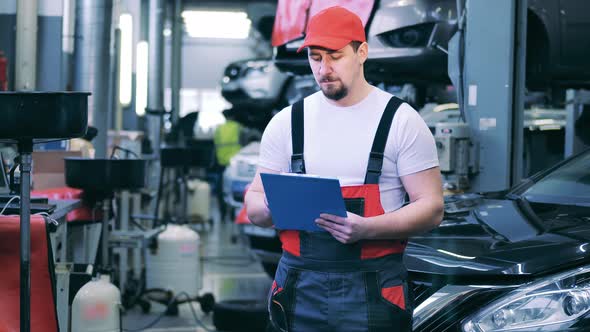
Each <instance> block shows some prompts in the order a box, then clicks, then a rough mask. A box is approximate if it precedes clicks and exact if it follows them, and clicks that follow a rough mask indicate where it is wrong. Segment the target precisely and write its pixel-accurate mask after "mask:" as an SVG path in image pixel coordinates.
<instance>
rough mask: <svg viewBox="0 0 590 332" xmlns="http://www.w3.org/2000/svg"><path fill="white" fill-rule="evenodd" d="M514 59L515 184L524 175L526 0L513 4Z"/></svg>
mask: <svg viewBox="0 0 590 332" xmlns="http://www.w3.org/2000/svg"><path fill="white" fill-rule="evenodd" d="M514 7H515V8H514V10H515V15H514V16H515V17H514V22H515V24H514V25H515V28H514V30H515V31H514V60H513V64H512V66H513V69H512V73H513V85H512V151H511V162H510V168H511V172H510V174H511V176H510V183H511V185H515V184H517V183H519V182H520V180H521V179H522V177H523V176H524V167H523V164H524V161H523V158H522V156H523V150H524V143H523V142H524V137H523V136H524V98H525V96H524V90H525V88H526V87H525V78H526V70H525V68H526V39H527V34H526V33H527V10H528V6H527V0H518V1H516V4H515V6H514Z"/></svg>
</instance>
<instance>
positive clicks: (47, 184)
mask: <svg viewBox="0 0 590 332" xmlns="http://www.w3.org/2000/svg"><path fill="white" fill-rule="evenodd" d="M80 156H81V153H80V151H34V152H33V176H32V178H33V189H37V190H40V189H48V188H59V187H65V186H66V178H65V162H64V158H66V157H80Z"/></svg>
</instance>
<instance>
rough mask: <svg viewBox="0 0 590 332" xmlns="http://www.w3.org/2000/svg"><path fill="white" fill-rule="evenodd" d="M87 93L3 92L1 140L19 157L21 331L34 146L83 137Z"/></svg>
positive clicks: (27, 287) (25, 328)
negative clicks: (15, 150)
mask: <svg viewBox="0 0 590 332" xmlns="http://www.w3.org/2000/svg"><path fill="white" fill-rule="evenodd" d="M88 96H89V93H86V92H0V140H3V141H5V140H7V141H8V142H12V143H16V144H17V146H18V151H19V154H20V157H19V160H20V172H21V181H20V196H21V198H20V202H21V206H20V317H21V319H20V323H21V326H20V331H21V332H29V331H30V319H31V316H30V314H31V312H30V304H31V303H30V294H31V283H30V282H31V280H30V255H31V246H30V198H31V188H30V183H31V170H32V165H31V164H32V163H31V162H32V157H31V153H32V152H33V143H35V142H40V141H43V140H51V139H66V138H75V137H80V136H82V135H84V133H85V132H86V128H87V125H88Z"/></svg>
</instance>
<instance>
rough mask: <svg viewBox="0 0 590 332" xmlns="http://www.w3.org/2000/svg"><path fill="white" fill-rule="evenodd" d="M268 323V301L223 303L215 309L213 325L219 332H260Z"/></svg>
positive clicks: (216, 305) (229, 301) (231, 301)
mask: <svg viewBox="0 0 590 332" xmlns="http://www.w3.org/2000/svg"><path fill="white" fill-rule="evenodd" d="M267 323H268V312H267V308H266V300H228V301H221V302H218V303H216V304H215V307H214V308H213V325H215V328H216V329H217V330H219V331H225V332H259V331H265V329H266V327H267Z"/></svg>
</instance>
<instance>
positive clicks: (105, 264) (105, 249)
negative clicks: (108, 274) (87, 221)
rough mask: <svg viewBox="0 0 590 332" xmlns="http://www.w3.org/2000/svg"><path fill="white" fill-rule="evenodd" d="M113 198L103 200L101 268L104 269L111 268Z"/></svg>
mask: <svg viewBox="0 0 590 332" xmlns="http://www.w3.org/2000/svg"><path fill="white" fill-rule="evenodd" d="M110 205H111V200H110V199H109V198H105V199H103V201H102V213H103V215H102V233H101V235H102V236H101V246H102V254H101V256H102V257H101V265H102V266H101V268H102V269H103V271H104V270H106V269H108V268H110V266H109V214H110Z"/></svg>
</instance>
